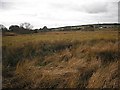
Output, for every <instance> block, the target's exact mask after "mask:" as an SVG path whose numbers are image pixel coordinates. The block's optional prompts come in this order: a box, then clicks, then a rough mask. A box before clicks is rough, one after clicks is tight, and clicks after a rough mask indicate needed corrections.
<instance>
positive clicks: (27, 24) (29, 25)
mask: <svg viewBox="0 0 120 90" xmlns="http://www.w3.org/2000/svg"><path fill="white" fill-rule="evenodd" d="M20 27H23V28H25V29H32V28H33V26H32V25H31V24H30V23H28V22H24V23H21V24H20Z"/></svg>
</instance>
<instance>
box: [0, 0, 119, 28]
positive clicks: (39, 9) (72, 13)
mask: <svg viewBox="0 0 120 90" xmlns="http://www.w3.org/2000/svg"><path fill="white" fill-rule="evenodd" d="M118 1H119V0H0V24H3V25H4V26H6V27H7V28H8V27H9V26H10V25H20V23H24V22H29V23H30V24H32V25H33V26H34V28H42V27H44V26H47V27H48V28H54V27H62V26H72V25H73V26H74V25H83V24H94V23H95V24H96V23H117V22H118Z"/></svg>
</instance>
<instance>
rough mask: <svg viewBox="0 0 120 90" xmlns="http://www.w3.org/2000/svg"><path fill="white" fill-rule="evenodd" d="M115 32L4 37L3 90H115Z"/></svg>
mask: <svg viewBox="0 0 120 90" xmlns="http://www.w3.org/2000/svg"><path fill="white" fill-rule="evenodd" d="M118 43H119V42H118V32H117V31H86V32H85V31H76V32H75V31H74V32H73V31H71V32H68V31H66V32H65V31H64V32H46V33H45V32H44V33H37V34H26V35H16V36H3V38H2V49H3V88H24V89H29V88H35V89H36V88H118V61H119V60H118V59H119V56H120V55H119V51H118V50H119V49H118Z"/></svg>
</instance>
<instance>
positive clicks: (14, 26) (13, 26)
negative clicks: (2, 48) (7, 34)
mask: <svg viewBox="0 0 120 90" xmlns="http://www.w3.org/2000/svg"><path fill="white" fill-rule="evenodd" d="M19 29H20V27H19V26H18V25H11V26H10V27H9V30H10V31H18V30H19Z"/></svg>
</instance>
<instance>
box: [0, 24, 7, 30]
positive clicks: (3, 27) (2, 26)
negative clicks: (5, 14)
mask: <svg viewBox="0 0 120 90" xmlns="http://www.w3.org/2000/svg"><path fill="white" fill-rule="evenodd" d="M0 31H3V32H7V31H8V29H7V28H6V27H5V26H4V25H2V24H0Z"/></svg>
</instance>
